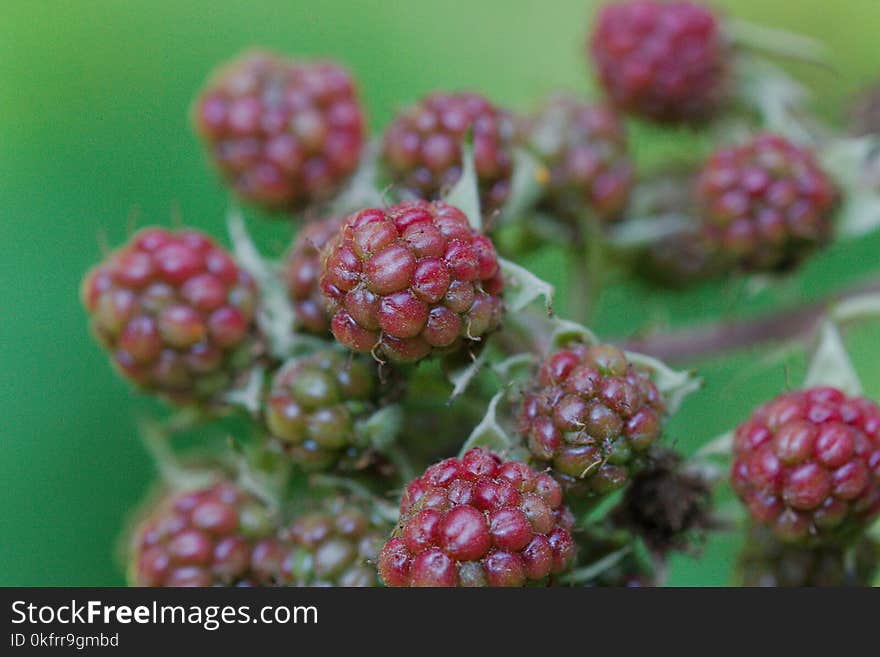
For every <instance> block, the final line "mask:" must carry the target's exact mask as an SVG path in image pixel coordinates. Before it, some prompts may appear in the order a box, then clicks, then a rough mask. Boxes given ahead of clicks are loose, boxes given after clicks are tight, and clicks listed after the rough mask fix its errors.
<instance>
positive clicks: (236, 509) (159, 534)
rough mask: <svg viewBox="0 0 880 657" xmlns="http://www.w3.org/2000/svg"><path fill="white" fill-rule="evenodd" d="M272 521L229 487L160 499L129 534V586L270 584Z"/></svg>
mask: <svg viewBox="0 0 880 657" xmlns="http://www.w3.org/2000/svg"><path fill="white" fill-rule="evenodd" d="M276 523H277V519H276V518H275V517H274V515H273V514H272V513H271V512H270V511H269V509H268V508H267V507H266V505H265V504H264V503H262V502H261V501H259V500H258V499H257V498H255V497H254V496H253V495H251V494H250V493H248V492H247V491H245V490H243V489H242V488H240V487H239V486H237V485H236V484H233V483H232V482H230V481H221V482H219V483H216V484H214V485H211V486H208V487H206V488H201V489H198V490H194V491H189V492H183V493H175V494H171V495H167V496H165V497H163V498H162V499H161V500H160V501H159V503H158V504H157V505H156V506H155V507H154V508H153V509H152V511H151V512H150V513H149V514H148V515H147V517H146V518H145V519H144V520H142V521H141V523H140V524H139V525H138V527H137V529H136V530H135V533H134V536H133V540H132V543H131V554H130V566H129V581H130V582H131V584H132V585H134V586H242V585H244V586H255V585H267V584H271V583H272V582H273V581H274V578H275V573H276V571H277V567H278V566H277V563H278V559H277V554H276V551H275V548H274V538H273V535H274V532H275V530H276Z"/></svg>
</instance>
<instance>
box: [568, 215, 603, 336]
mask: <svg viewBox="0 0 880 657" xmlns="http://www.w3.org/2000/svg"><path fill="white" fill-rule="evenodd" d="M574 239H575V245H574V247H575V248H574V249H573V250H572V254H571V256H570V266H569V276H568V315H569V317H570V318H571V319H573V320H574V321H576V322H578V323H580V324H584V325H585V326H586V325H589V323H590V320H591V319H592V315H593V311H594V310H595V307H596V301H597V299H598V297H599V292H600V290H601V285H602V267H603V254H604V246H605V245H604V235H603V233H602V226H601V225H600V224H599V220H598V218H597V217H596V216H594V215H593V214H592V213H589V212H587V213H585V214H584V215H583V216H581V217H580V218H579V222H578V226H577V230H576V231H575V237H574Z"/></svg>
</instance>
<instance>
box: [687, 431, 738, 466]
mask: <svg viewBox="0 0 880 657" xmlns="http://www.w3.org/2000/svg"><path fill="white" fill-rule="evenodd" d="M732 453H733V431H728V432H727V433H723V434H721V435H720V436H716V437H715V438H713V439H712V440H710V441H709V442H707V443H705V444H704V445H703V446H702V447H700V449H698V450H697V451H696V452H695V453H694V455H693V456H692V457H691V460H692V461H694V462H700V461H705V460H707V459H711V458H715V457H727V456H730V455H731V454H732Z"/></svg>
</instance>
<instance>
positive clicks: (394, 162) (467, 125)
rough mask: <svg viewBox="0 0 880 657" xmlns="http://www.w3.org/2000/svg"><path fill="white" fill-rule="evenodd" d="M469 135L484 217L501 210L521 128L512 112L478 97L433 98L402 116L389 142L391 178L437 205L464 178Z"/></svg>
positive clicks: (389, 131)
mask: <svg viewBox="0 0 880 657" xmlns="http://www.w3.org/2000/svg"><path fill="white" fill-rule="evenodd" d="M468 130H471V131H472V135H473V148H474V166H475V168H476V172H477V180H478V181H479V186H480V197H481V198H480V200H481V201H482V208H483V212H484V213H485V214H489V213H491V212H492V211H494V210H497V209H499V208H501V206H502V205H504V202H505V201H506V200H507V197H508V195H509V193H510V179H511V175H512V173H513V144H514V140H515V137H516V128H515V125H514V121H513V118H512V117H511V115H510V114H509V113H508V112H506V111H504V110H502V109H499V108H497V107H495V106H494V105H492V103H490V102H489V101H488V100H486V99H485V98H483V97H482V96H479V95H477V94H472V93H439V92H438V93H433V94H430V95H429V96H427V97H425V98H423V99H422V100H421V101H420V102H419V103H417V104H416V105H414V106H412V107H410V108H407V109H405V110H404V111H403V112H401V113H400V114H399V115H398V116H397V118H395V119H394V121H393V122H392V123H391V125H390V126H388V129H387V130H386V131H385V137H384V145H383V158H384V161H385V164H386V167H387V168H388V171H389V173H390V175H391V177H392V178H393V179H394V181H395V182H397V183H398V184H399V185H400V186H401V187H402V188H403V190H404V192H405V193H407V194H411V195H413V196H415V197H416V198H421V199H428V200H433V199H437V198H438V197H439V195H440V194H441V193H442V192H443V191H445V190H448V189H449V188H451V187H452V186H453V185H454V184H455V183H456V182H457V181H458V179H459V178H460V177H461V172H462V145H463V142H464V140H465V138H466V136H467V133H468Z"/></svg>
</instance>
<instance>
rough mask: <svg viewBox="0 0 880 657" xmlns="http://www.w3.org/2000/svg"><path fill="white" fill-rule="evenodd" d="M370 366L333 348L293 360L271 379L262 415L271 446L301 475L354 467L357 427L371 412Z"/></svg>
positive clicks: (372, 385) (375, 384)
mask: <svg viewBox="0 0 880 657" xmlns="http://www.w3.org/2000/svg"><path fill="white" fill-rule="evenodd" d="M377 378H378V377H377V374H376V367H375V363H373V362H372V361H371V360H369V359H363V358H360V357H355V358H352V357H351V356H350V355H349V354H345V353H341V352H340V351H338V350H335V349H324V350H321V351H318V352H315V353H313V354H310V355H308V356H301V357H297V358H292V359H290V360H289V361H287V363H285V364H284V365H283V366H282V367H281V368H280V369H279V370H278V371H277V372H276V373H275V375H274V376H273V377H272V384H271V388H270V391H269V396H268V399H267V401H266V404H265V408H264V416H265V422H266V427H267V428H268V431H269V436H270V438H271V440H272V442H273V443H275V444H276V445H277V446H278V447H280V448H281V449H282V451H283V452H284V453H285V454H286V455H287V456H288V457H289V458H290V459H291V460H292V461H293V462H294V463H296V464H298V465H299V466H300V467H302V468H304V469H306V470H323V469H327V468H330V467H332V466H333V465H336V464H337V463H339V462H340V461H341V460H347V461H349V462H353V461H355V460H356V458H357V457H358V456H359V455H360V453H361V452H363V451H364V449H365V448H366V447H368V445H365V444H362V441H361V434H360V433H359V431H358V427H357V423H358V421H359V420H363V419H365V418H366V417H368V416H369V415H370V414H371V413H372V412H373V411H375V410H376V404H375V400H376V393H377V388H378V380H377Z"/></svg>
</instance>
